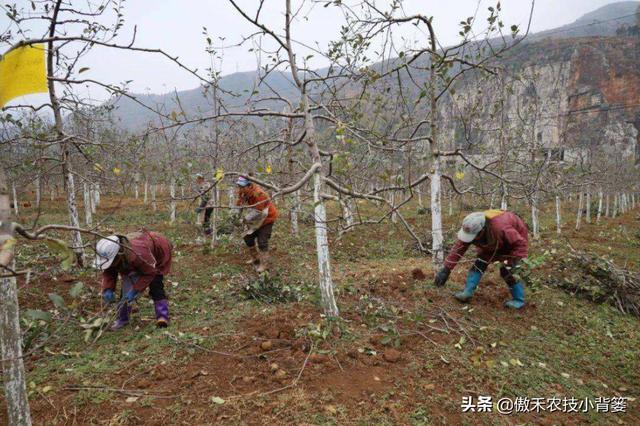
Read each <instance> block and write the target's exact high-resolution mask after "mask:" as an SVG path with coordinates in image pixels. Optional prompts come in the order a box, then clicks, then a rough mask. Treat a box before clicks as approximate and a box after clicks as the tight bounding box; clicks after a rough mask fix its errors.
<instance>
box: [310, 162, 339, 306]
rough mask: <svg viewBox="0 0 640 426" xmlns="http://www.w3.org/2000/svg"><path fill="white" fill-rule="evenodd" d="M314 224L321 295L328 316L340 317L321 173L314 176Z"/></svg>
mask: <svg viewBox="0 0 640 426" xmlns="http://www.w3.org/2000/svg"><path fill="white" fill-rule="evenodd" d="M313 203H314V206H315V207H314V215H313V217H314V222H315V231H316V251H317V254H318V269H319V272H320V294H321V297H322V305H323V308H324V312H325V314H326V315H328V316H331V317H337V316H339V315H340V312H339V311H338V305H337V304H336V298H335V295H334V293H333V280H332V279H331V263H330V258H329V239H328V238H327V211H326V210H325V206H324V200H323V198H322V177H321V175H320V172H317V173H315V174H314V176H313Z"/></svg>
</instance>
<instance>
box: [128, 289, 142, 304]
mask: <svg viewBox="0 0 640 426" xmlns="http://www.w3.org/2000/svg"><path fill="white" fill-rule="evenodd" d="M139 294H140V293H138V292H137V291H136V290H133V289H132V290H129V291H128V292H127V294H125V295H124V298H125V299H127V302H129V303H132V302H133V301H134V300H136V297H138V295H139Z"/></svg>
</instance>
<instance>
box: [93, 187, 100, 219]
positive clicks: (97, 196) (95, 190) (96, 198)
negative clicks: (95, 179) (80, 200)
mask: <svg viewBox="0 0 640 426" xmlns="http://www.w3.org/2000/svg"><path fill="white" fill-rule="evenodd" d="M93 205H94V206H95V207H98V206H99V205H100V184H99V183H96V184H94V186H93ZM94 213H95V211H94Z"/></svg>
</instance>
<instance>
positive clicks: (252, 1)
mask: <svg viewBox="0 0 640 426" xmlns="http://www.w3.org/2000/svg"><path fill="white" fill-rule="evenodd" d="M86 1H87V0H82V1H80V0H74V3H76V4H79V5H80V4H86ZM614 2H615V1H613V0H536V4H535V10H534V14H533V21H532V31H534V32H537V31H541V30H545V29H550V28H554V27H558V26H561V25H564V24H567V23H570V22H573V21H574V20H576V19H577V18H579V17H580V16H581V15H583V14H585V13H587V12H590V11H592V10H595V9H597V8H598V7H601V6H603V5H606V4H608V3H614ZM18 3H19V4H22V5H23V6H27V7H29V4H30V3H29V2H28V1H25V0H20V1H18ZM238 3H239V4H240V5H242V6H243V7H245V8H246V9H247V10H248V11H255V7H256V5H257V4H258V1H257V0H238ZM299 3H300V1H296V0H294V4H299ZM351 3H352V4H353V3H357V0H353V1H351ZM377 4H379V5H384V4H388V2H386V1H381V0H378V1H377ZM403 4H404V7H405V9H406V11H407V13H418V12H419V13H422V14H424V15H430V16H434V24H435V28H436V31H437V33H438V37H439V39H440V42H441V44H443V45H447V44H451V43H454V42H455V41H456V40H457V37H456V36H457V33H458V31H459V27H458V23H459V21H460V20H462V19H466V18H467V17H468V16H472V15H473V14H474V12H475V10H476V8H477V7H478V0H404V3H403ZM489 6H495V0H494V1H486V0H481V1H480V7H479V18H484V16H483V14H485V13H486V10H487V7H489ZM530 8H531V2H530V1H529V0H503V1H502V9H503V14H502V16H503V20H504V22H505V24H506V25H507V27H509V26H510V25H512V24H519V25H522V26H523V27H524V26H526V22H527V20H528V17H529V10H530ZM283 10H284V1H283V0H267V7H266V8H265V10H264V11H263V12H262V15H261V19H262V20H263V21H264V23H265V24H267V25H269V26H271V27H273V28H276V29H280V28H282V26H283V25H282V24H283ZM304 10H305V11H306V12H305V13H304V14H305V15H307V16H308V20H303V19H298V20H297V21H296V22H295V23H294V28H293V34H294V37H295V38H296V39H297V40H299V41H300V42H303V43H304V44H308V45H313V46H320V48H321V49H322V50H326V46H327V43H328V42H329V41H330V40H333V39H336V38H337V35H338V31H339V28H340V25H342V24H343V23H344V21H343V19H342V15H341V14H340V13H339V11H338V9H337V8H335V7H328V8H324V7H322V5H321V4H315V6H314V5H313V2H311V1H308V2H307V7H306V8H305V9H304ZM125 18H126V24H125V29H124V31H123V32H122V35H121V37H120V38H119V39H118V40H119V42H120V43H122V44H127V43H128V41H129V39H130V36H131V34H132V31H133V26H134V25H136V26H137V38H136V45H137V46H140V47H150V48H161V49H163V50H165V51H166V52H168V53H170V54H172V55H178V56H179V57H180V60H181V61H183V62H184V63H185V64H187V65H188V66H190V67H193V68H199V69H201V70H204V69H205V68H206V67H208V66H209V64H210V58H209V56H208V55H207V54H206V53H205V51H204V48H205V37H204V36H203V34H202V31H203V30H202V27H207V28H208V30H209V33H210V34H211V36H212V38H213V39H214V44H216V45H220V44H224V45H225V46H231V45H233V44H235V43H238V42H239V41H240V40H241V39H242V37H243V36H246V35H248V34H250V33H251V32H252V31H254V28H253V27H252V26H251V25H250V24H249V23H247V22H246V21H245V20H244V19H243V18H242V17H241V16H240V15H239V14H238V13H237V12H236V11H235V9H233V7H232V6H231V5H230V4H229V3H228V2H227V1H226V0H129V1H127V2H126V3H125ZM3 19H4V20H5V21H7V22H6V23H5V22H3V21H2V20H3ZM483 20H484V19H483ZM0 24H2V26H1V27H2V28H6V25H7V24H8V20H7V18H6V17H2V18H0ZM479 26H480V25H479ZM33 31H34V33H33V34H30V36H37V35H41V32H42V29H38V28H33ZM415 31H416V30H415V29H412V26H407V29H406V30H405V33H403V34H397V36H398V37H399V36H404V37H408V38H411V39H415V38H417V37H421V35H420V33H417V32H415ZM39 32H40V33H39ZM221 37H223V38H224V41H221V40H220V39H219V38H221ZM250 47H251V45H250V44H247V45H245V46H243V47H239V48H227V49H225V52H224V59H223V61H222V62H221V63H219V64H217V66H218V67H219V68H220V69H221V71H222V73H223V74H230V73H233V72H236V71H249V70H254V69H255V68H256V63H257V60H256V56H255V53H251V52H249V51H248V50H249V48H250ZM325 64H326V63H325V62H323V61H322V60H321V59H319V58H318V59H316V62H315V63H313V64H312V65H313V66H314V67H320V66H323V65H325ZM82 66H86V67H90V70H89V71H87V72H85V73H83V74H82V76H83V77H90V78H94V79H97V80H101V81H104V82H110V83H117V82H121V81H125V80H133V82H132V83H131V84H130V88H131V89H132V91H135V92H146V91H151V92H154V93H164V92H168V91H172V90H174V88H175V89H177V90H185V89H192V88H195V87H197V86H198V84H199V81H198V80H197V79H196V78H194V77H193V76H191V75H189V74H188V73H186V72H185V71H184V70H181V69H179V68H178V67H176V66H175V64H172V63H170V62H169V61H167V60H166V59H163V58H161V57H160V56H157V55H151V54H141V53H135V54H134V53H127V52H124V51H122V50H112V49H104V48H101V49H95V51H94V52H93V53H92V54H90V55H89V56H87V57H86V58H85V60H84V63H83V64H82Z"/></svg>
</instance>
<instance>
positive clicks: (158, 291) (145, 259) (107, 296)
mask: <svg viewBox="0 0 640 426" xmlns="http://www.w3.org/2000/svg"><path fill="white" fill-rule="evenodd" d="M171 251H172V246H171V243H170V242H169V240H168V239H167V238H166V237H165V236H164V235H162V234H159V233H157V232H150V231H146V230H142V231H138V232H134V233H132V234H128V235H126V236H125V235H111V236H110V237H107V238H103V239H101V240H100V241H98V244H97V245H96V261H95V266H96V268H98V269H101V270H102V298H103V300H104V302H105V303H113V302H115V299H116V298H115V294H114V291H115V289H116V282H117V280H118V275H120V276H121V277H122V290H121V298H120V304H119V308H118V318H117V320H116V321H115V322H114V323H113V325H112V326H111V329H112V330H118V329H120V328H122V327H124V326H125V325H127V324H128V323H129V315H130V314H131V303H132V302H133V301H134V300H135V299H136V298H137V297H138V296H139V295H140V293H141V292H143V291H144V290H145V289H146V288H147V287H148V288H149V294H150V295H151V299H153V304H154V308H155V313H156V325H157V326H158V327H161V328H164V327H167V326H168V325H169V302H168V300H167V296H166V294H165V292H164V276H165V275H167V274H168V273H169V272H170V271H171Z"/></svg>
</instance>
